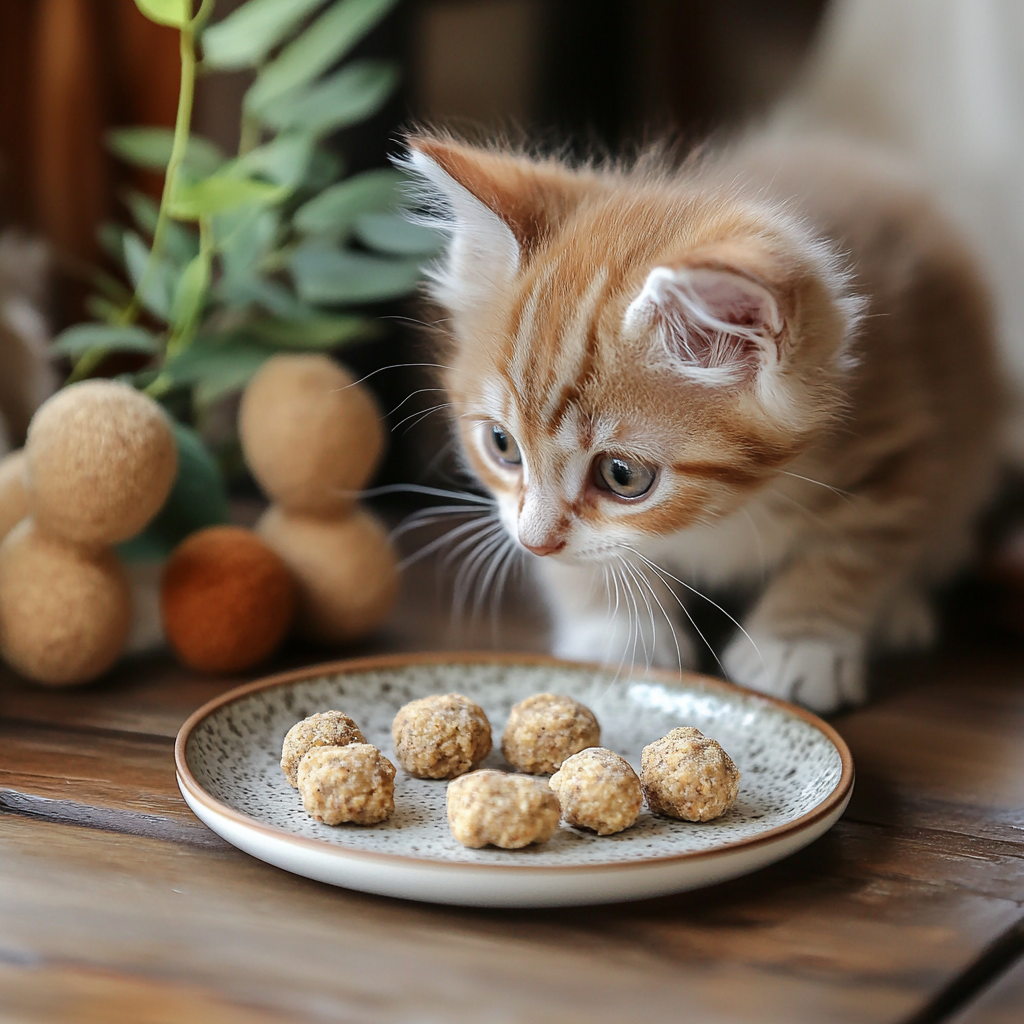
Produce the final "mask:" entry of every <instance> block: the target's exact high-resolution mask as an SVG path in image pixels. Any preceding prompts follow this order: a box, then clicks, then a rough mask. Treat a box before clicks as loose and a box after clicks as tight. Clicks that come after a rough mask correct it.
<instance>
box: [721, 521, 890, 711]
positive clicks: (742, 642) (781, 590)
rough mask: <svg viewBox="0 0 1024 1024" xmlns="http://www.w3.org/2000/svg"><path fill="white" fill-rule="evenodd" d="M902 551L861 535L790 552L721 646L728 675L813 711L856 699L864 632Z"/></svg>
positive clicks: (861, 681)
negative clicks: (794, 554)
mask: <svg viewBox="0 0 1024 1024" xmlns="http://www.w3.org/2000/svg"><path fill="white" fill-rule="evenodd" d="M903 556H904V552H903V551H900V550H899V549H898V548H894V546H893V545H892V544H891V542H890V540H887V541H885V542H882V541H878V540H876V539H875V538H873V537H872V536H871V535H870V533H869V532H863V533H860V534H855V535H848V536H847V537H845V538H835V539H833V541H832V542H831V543H830V544H826V545H822V546H821V547H819V548H816V549H813V550H811V551H808V552H805V553H804V554H803V555H802V556H800V557H797V558H796V559H795V560H794V561H793V562H792V563H791V564H790V565H789V566H788V567H787V568H785V569H784V570H783V571H782V572H781V573H780V574H779V575H778V576H777V577H776V578H775V579H774V580H773V581H772V582H771V583H770V584H769V586H768V589H767V590H766V591H765V593H764V595H763V597H762V598H761V600H760V602H759V603H758V605H757V607H756V608H755V609H754V613H753V615H751V616H750V617H749V618H748V620H747V621H746V622H745V624H744V625H745V630H746V632H745V633H743V632H741V633H740V634H739V635H737V636H736V637H735V638H734V639H733V641H732V642H731V643H730V644H729V646H728V648H727V649H726V651H725V655H724V657H723V663H724V666H725V670H726V672H727V673H728V675H729V677H730V678H731V679H732V680H733V681H734V682H737V683H741V684H743V685H744V686H750V687H752V688H753V689H756V690H761V691H762V692H764V693H769V694H771V695H772V696H775V697H782V698H783V699H784V700H792V701H796V702H797V703H800V704H804V705H806V706H807V707H809V708H811V709H813V710H814V711H818V712H829V711H835V710H836V709H837V708H839V707H841V706H842V705H844V704H860V703H863V701H864V699H865V698H866V696H867V691H866V685H865V682H866V680H865V677H866V654H867V639H868V635H869V633H870V630H871V627H872V623H873V621H874V617H875V611H876V608H877V607H878V605H879V603H880V600H881V598H882V596H883V595H884V594H885V593H886V592H887V591H888V590H889V589H890V588H891V587H892V584H893V577H894V575H896V574H898V573H899V571H900V567H901V565H903V564H904V563H905V561H906V559H905V557H903Z"/></svg>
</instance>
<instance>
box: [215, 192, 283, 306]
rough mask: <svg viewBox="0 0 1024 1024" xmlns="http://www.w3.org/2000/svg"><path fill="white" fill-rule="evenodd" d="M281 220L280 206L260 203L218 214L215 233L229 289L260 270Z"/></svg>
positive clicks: (224, 277) (276, 234)
mask: <svg viewBox="0 0 1024 1024" xmlns="http://www.w3.org/2000/svg"><path fill="white" fill-rule="evenodd" d="M280 223H281V222H280V217H279V216H278V213H277V211H276V210H273V209H269V210H268V209H265V208H262V207H258V206H256V207H253V206H242V207H239V208H238V209H237V210H232V211H231V212H229V213H223V214H221V215H220V216H219V217H214V219H213V234H214V238H215V239H216V245H217V248H218V250H219V251H220V253H221V266H222V269H223V271H224V274H223V280H224V282H225V284H226V285H227V289H228V291H230V290H231V289H232V288H233V287H234V286H235V285H236V284H237V283H239V282H241V281H243V280H245V279H246V278H247V277H250V276H252V275H254V274H255V273H256V269H257V267H258V266H259V264H260V261H261V260H262V259H263V258H264V256H265V255H266V253H267V252H269V251H270V249H271V248H272V247H273V245H274V242H275V240H276V238H277V236H278V232H279V230H280Z"/></svg>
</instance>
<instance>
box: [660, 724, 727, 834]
mask: <svg viewBox="0 0 1024 1024" xmlns="http://www.w3.org/2000/svg"><path fill="white" fill-rule="evenodd" d="M640 786H641V788H642V789H643V791H644V797H645V798H646V799H647V806H648V807H650V809H651V811H653V813H655V814H662V815H664V816H666V817H668V818H681V819H682V820H683V821H711V820H712V818H717V817H719V816H720V815H722V814H724V813H725V812H726V811H727V810H728V809H729V808H730V807H732V805H733V803H734V802H735V800H736V794H737V793H738V792H739V788H740V773H739V769H738V768H737V767H736V765H735V764H733V760H732V758H731V757H730V756H729V755H728V754H727V753H726V752H725V751H724V750H723V749H722V748H721V746H720V745H719V743H718V741H717V740H712V739H708V737H707V736H705V735H704V734H703V733H702V732H701V731H700V730H699V729H694V728H693V727H692V726H681V727H680V728H678V729H673V730H672V731H671V732H670V733H669V734H668V735H667V736H663V737H662V738H661V739H660V740H658V741H657V742H655V743H651V744H649V745H648V746H646V747H644V749H643V753H642V754H641V755H640Z"/></svg>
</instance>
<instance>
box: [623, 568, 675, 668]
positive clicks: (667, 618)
mask: <svg viewBox="0 0 1024 1024" xmlns="http://www.w3.org/2000/svg"><path fill="white" fill-rule="evenodd" d="M634 568H635V569H636V571H637V572H638V573H639V574H640V578H641V579H642V580H643V582H644V583H646V584H647V589H648V590H649V591H650V592H651V597H653V598H654V600H655V601H656V602H657V604H658V607H659V608H660V609H661V614H662V615H664V616H665V622H666V623H667V624H668V631H669V634H670V635H671V637H672V642H673V643H674V644H675V645H676V664H677V665H678V666H679V674H680V675H682V672H683V652H682V651H681V650H680V649H679V637H678V636H676V627H675V624H674V623H673V622H672V619H671V617H670V616H669V614H668V612H667V611H666V610H665V606H664V605H663V604H662V603H661V599H660V598H659V597H658V595H657V593H655V590H654V585H653V584H652V583H651V581H650V580H649V579H648V578H647V573H645V572H644V571H643V568H642V567H640V566H634Z"/></svg>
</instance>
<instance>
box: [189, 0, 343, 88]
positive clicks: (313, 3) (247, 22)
mask: <svg viewBox="0 0 1024 1024" xmlns="http://www.w3.org/2000/svg"><path fill="white" fill-rule="evenodd" d="M323 3H324V0H249V2H248V3H247V4H243V5H242V6H241V7H239V8H238V9H237V10H234V11H232V12H231V14H229V15H228V16H227V17H226V18H224V20H223V21H219V22H217V24H216V25H211V26H210V27H209V28H208V29H207V30H206V31H205V32H204V33H203V63H204V64H205V65H207V66H209V67H211V68H216V69H217V70H219V71H237V70H240V69H241V68H254V67H256V66H257V65H258V64H262V63H263V61H264V60H265V59H266V56H267V54H268V53H270V51H271V50H272V49H273V48H274V47H275V46H277V45H278V43H282V42H284V40H285V39H287V38H288V36H289V35H291V33H292V30H293V29H294V28H295V27H296V26H297V25H298V24H299V23H300V22H301V21H302V19H303V18H304V17H306V15H307V14H309V13H310V12H311V11H315V10H316V9H317V8H318V7H321V6H323Z"/></svg>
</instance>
